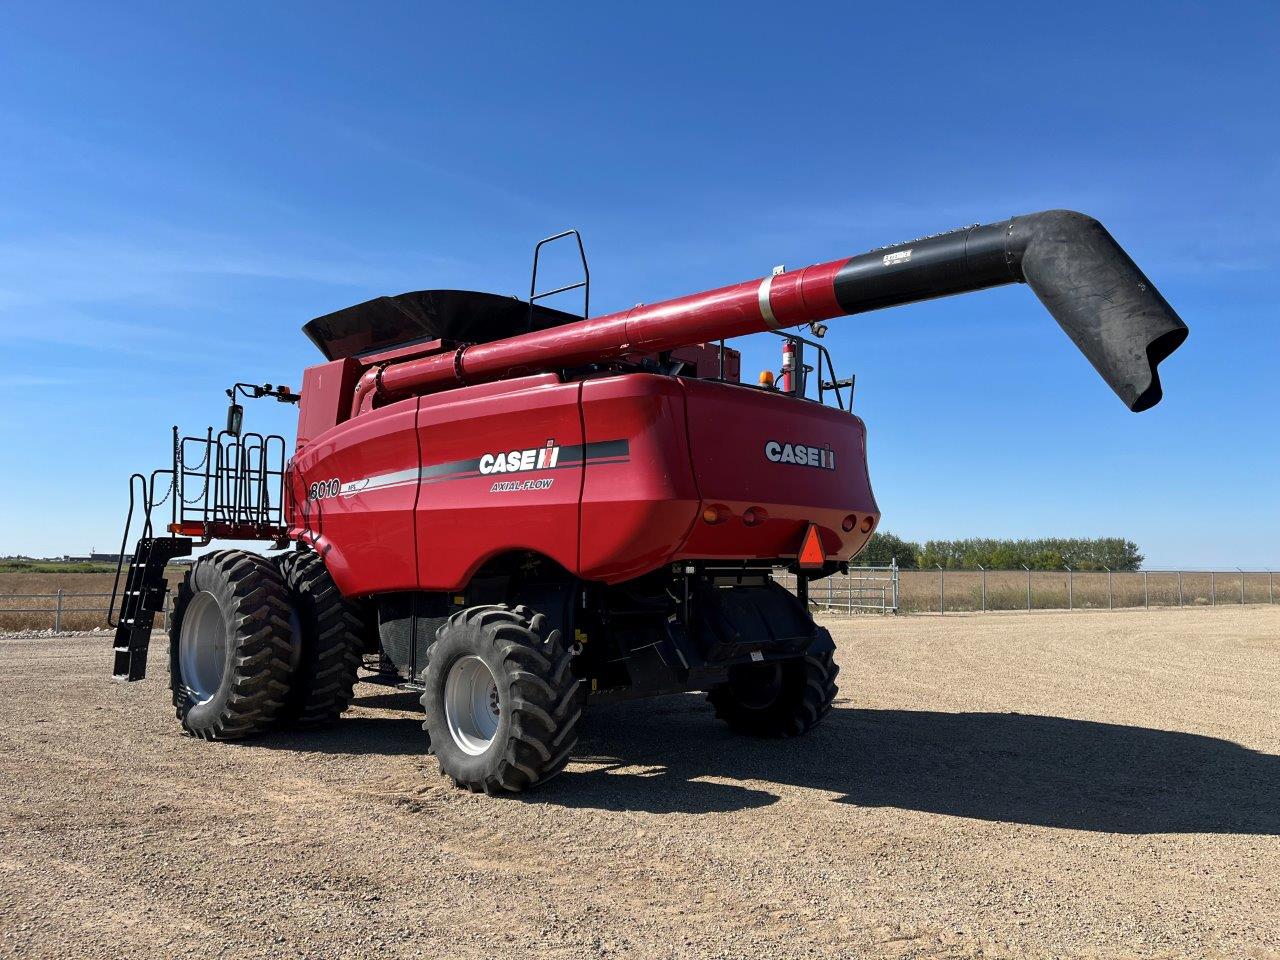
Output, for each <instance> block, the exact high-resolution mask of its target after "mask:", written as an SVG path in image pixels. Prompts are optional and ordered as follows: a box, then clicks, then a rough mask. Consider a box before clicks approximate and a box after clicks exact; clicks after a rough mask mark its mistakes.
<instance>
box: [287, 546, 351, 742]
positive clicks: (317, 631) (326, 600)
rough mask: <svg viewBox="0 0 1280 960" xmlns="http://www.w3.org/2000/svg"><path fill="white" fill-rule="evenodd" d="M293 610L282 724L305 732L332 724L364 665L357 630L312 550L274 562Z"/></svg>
mask: <svg viewBox="0 0 1280 960" xmlns="http://www.w3.org/2000/svg"><path fill="white" fill-rule="evenodd" d="M272 561H273V562H274V563H275V565H276V568H277V569H278V570H279V571H280V576H281V578H282V579H283V580H284V584H285V587H286V588H287V589H288V591H289V602H290V604H291V605H292V607H293V614H294V620H293V626H294V627H295V628H296V630H297V636H296V637H295V638H294V648H295V650H294V657H295V660H296V666H295V667H294V670H293V676H292V680H291V684H290V690H289V696H288V698H287V699H286V701H285V704H284V708H283V709H282V710H281V712H280V720H281V722H283V723H287V724H292V725H295V726H303V727H310V726H315V725H317V724H321V723H326V722H328V721H330V720H336V719H337V718H338V717H339V716H340V715H341V714H342V713H344V712H345V711H346V709H347V706H348V705H349V704H350V703H351V694H352V690H353V688H354V687H355V683H356V672H357V671H358V670H359V669H360V664H361V662H362V660H363V648H364V641H363V639H362V638H361V635H360V631H361V627H362V624H361V622H360V619H359V617H358V616H357V615H356V613H355V611H354V609H353V608H352V607H351V606H350V605H349V604H348V603H347V601H346V600H344V599H343V597H342V594H341V593H339V592H338V588H337V586H336V585H335V584H334V582H333V578H332V577H330V576H329V571H328V570H327V569H326V568H325V565H324V560H323V559H322V558H321V556H320V555H319V554H318V553H315V552H314V551H312V550H299V551H295V552H291V553H285V554H281V555H279V556H277V557H273V558H272Z"/></svg>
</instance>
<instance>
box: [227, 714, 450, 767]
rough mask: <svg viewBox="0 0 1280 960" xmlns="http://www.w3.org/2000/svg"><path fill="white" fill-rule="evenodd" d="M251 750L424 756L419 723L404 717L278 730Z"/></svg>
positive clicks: (424, 743) (258, 740) (353, 719)
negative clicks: (305, 728) (257, 748)
mask: <svg viewBox="0 0 1280 960" xmlns="http://www.w3.org/2000/svg"><path fill="white" fill-rule="evenodd" d="M252 743H253V745H254V746H255V747H265V748H266V749H268V750H289V751H291V752H294V753H323V754H331V755H335V756H364V755H369V754H374V755H379V756H388V757H390V756H407V755H411V754H425V753H426V752H427V735H426V734H425V733H423V732H422V721H421V719H419V718H418V717H416V716H412V715H411V716H406V717H343V718H342V719H341V720H339V721H337V722H336V723H328V724H325V725H324V726H320V727H316V728H314V729H312V730H278V731H275V732H272V733H271V734H270V735H268V736H263V737H257V738H255V739H254V740H253V741H252Z"/></svg>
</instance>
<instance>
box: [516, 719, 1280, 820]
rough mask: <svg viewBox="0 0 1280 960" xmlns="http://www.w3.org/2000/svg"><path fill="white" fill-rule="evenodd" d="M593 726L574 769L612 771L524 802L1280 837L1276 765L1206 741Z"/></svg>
mask: <svg viewBox="0 0 1280 960" xmlns="http://www.w3.org/2000/svg"><path fill="white" fill-rule="evenodd" d="M586 726H587V730H586V731H584V734H585V735H584V737H583V740H582V741H580V743H579V749H578V752H577V754H576V756H575V760H581V761H586V762H587V763H593V762H594V763H600V764H604V765H605V766H604V767H603V768H602V769H597V770H592V771H588V772H577V771H575V770H574V769H573V768H570V770H568V771H567V772H566V773H564V774H563V775H561V776H560V777H558V778H556V779H555V780H554V781H552V782H551V783H549V784H547V785H546V786H545V787H543V788H541V789H540V790H538V791H536V792H534V793H532V794H529V795H528V802H531V803H547V804H555V805H560V806H566V807H594V808H601V809H607V810H645V811H652V812H659V813H666V812H682V813H707V812H716V811H730V810H740V809H748V808H753V807H761V806H766V805H768V804H770V803H773V802H775V801H776V800H777V799H778V798H777V796H776V795H775V794H773V793H771V792H768V791H765V790H761V789H759V783H761V782H763V783H765V784H769V783H777V784H789V785H794V786H800V787H812V788H814V789H817V790H828V791H831V792H834V793H838V794H840V795H841V796H839V797H837V798H836V800H837V801H838V802H840V803H847V804H853V805H856V806H862V807H897V808H899V809H904V810H920V811H925V812H928V813H938V814H945V815H948V816H956V817H969V818H973V819H977V820H990V821H996V822H1002V823H1023V824H1030V825H1034V826H1047V827H1061V828H1065V829H1072V830H1092V831H1101V832H1106V833H1123V834H1144V833H1236V834H1264V835H1275V834H1280V801H1278V800H1277V798H1278V797H1280V757H1277V756H1272V755H1269V754H1263V753H1258V752H1256V751H1253V750H1249V749H1247V748H1245V747H1242V746H1240V745H1239V744H1236V743H1232V742H1230V741H1227V740H1219V739H1215V738H1213V737H1206V736H1199V735H1197V734H1188V733H1173V732H1168V731H1163V730H1150V729H1146V728H1143V727H1130V726H1121V725H1117V724H1108V723H1092V722H1089V721H1083V720H1068V719H1064V718H1061V717H1042V716H1024V715H1020V714H1006V713H934V712H928V711H913V710H851V709H841V708H838V707H837V708H836V709H834V710H833V711H832V712H831V715H830V716H829V717H828V718H827V719H826V721H824V723H823V724H822V725H821V726H819V727H818V728H817V729H815V730H814V731H813V732H812V733H811V734H809V735H808V736H807V737H802V738H800V739H797V740H790V741H758V740H749V739H744V738H740V737H735V736H732V735H730V734H729V733H728V732H727V731H725V730H724V729H723V728H722V727H721V726H720V725H719V724H718V723H716V722H715V721H714V719H713V718H712V717H711V714H710V711H709V709H707V708H706V707H705V706H703V705H701V701H700V700H699V699H695V698H693V697H670V698H665V699H662V700H656V701H648V702H647V703H643V702H642V703H631V704H617V705H614V706H612V707H600V708H596V709H595V710H593V711H592V712H591V713H590V714H589V720H588V722H587V725H586ZM633 767H640V768H641V769H642V771H643V772H641V773H634V772H631V768H633ZM623 768H625V769H626V770H627V772H622V769H623ZM704 777H706V778H712V779H711V780H710V781H708V780H703V779H698V778H704ZM722 780H729V781H756V782H757V783H756V784H755V785H754V786H752V787H747V786H742V785H738V784H736V783H732V782H730V783H723V782H717V781H722Z"/></svg>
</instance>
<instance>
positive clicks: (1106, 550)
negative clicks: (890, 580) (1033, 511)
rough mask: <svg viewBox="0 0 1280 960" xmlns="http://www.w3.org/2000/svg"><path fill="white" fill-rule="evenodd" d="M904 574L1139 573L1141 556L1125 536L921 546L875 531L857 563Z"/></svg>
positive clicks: (975, 540) (983, 540)
mask: <svg viewBox="0 0 1280 960" xmlns="http://www.w3.org/2000/svg"><path fill="white" fill-rule="evenodd" d="M893 560H896V561H897V562H898V566H899V567H902V568H903V569H907V570H914V569H917V568H923V569H932V568H934V567H937V566H942V567H943V568H945V569H968V570H973V569H976V568H977V567H979V566H982V567H986V568H988V569H991V570H1018V569H1021V568H1022V566H1023V565H1024V564H1025V565H1026V566H1027V567H1029V568H1031V569H1032V570H1061V569H1062V568H1063V567H1064V566H1066V567H1071V569H1073V570H1102V569H1105V568H1106V567H1110V568H1111V569H1112V570H1139V569H1141V567H1142V560H1143V556H1142V554H1141V553H1139V552H1138V545H1137V544H1136V543H1134V542H1133V541H1132V540H1125V539H1124V538H1123V537H1092V538H1082V537H1041V538H1039V539H1034V540H997V539H992V538H987V537H980V538H973V539H969V540H927V541H925V542H924V543H923V544H920V543H915V542H913V541H911V540H904V539H902V538H901V537H898V536H895V535H894V534H892V533H873V534H872V535H871V539H870V541H869V542H868V543H867V546H866V548H865V549H864V550H863V551H862V552H861V553H860V554H858V557H857V561H858V563H889V562H891V561H893Z"/></svg>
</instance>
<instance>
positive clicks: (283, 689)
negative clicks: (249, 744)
mask: <svg viewBox="0 0 1280 960" xmlns="http://www.w3.org/2000/svg"><path fill="white" fill-rule="evenodd" d="M291 654H292V644H291V631H290V628H289V600H288V595H287V593H286V590H285V585H284V583H283V581H282V580H281V578H280V574H279V573H278V572H277V571H276V568H275V567H274V566H273V565H272V563H271V561H269V560H268V559H267V558H266V557H261V556H258V555H257V554H254V553H247V552H245V551H243V550H221V551H218V552H216V553H210V554H207V555H205V556H203V557H201V558H200V559H199V560H197V561H196V562H195V564H194V565H193V566H192V568H191V570H190V571H189V572H188V573H187V575H186V577H185V578H184V579H183V581H182V584H181V585H180V586H179V587H178V596H177V600H176V602H175V603H174V607H173V617H172V618H171V622H170V627H169V686H170V688H171V689H172V691H173V706H174V708H175V710H176V711H177V714H178V719H179V720H181V721H182V726H183V727H184V728H185V729H186V730H187V732H188V733H190V734H192V735H193V736H197V737H200V738H202V739H205V740H234V739H238V738H240V737H247V736H252V735H253V734H257V733H262V732H264V731H265V730H267V729H268V728H269V727H270V726H271V725H272V724H273V723H274V722H275V721H276V718H277V717H278V716H279V715H280V712H281V710H282V708H283V707H284V704H285V700H286V697H287V696H288V693H289V675H290V660H291Z"/></svg>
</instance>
